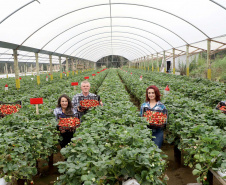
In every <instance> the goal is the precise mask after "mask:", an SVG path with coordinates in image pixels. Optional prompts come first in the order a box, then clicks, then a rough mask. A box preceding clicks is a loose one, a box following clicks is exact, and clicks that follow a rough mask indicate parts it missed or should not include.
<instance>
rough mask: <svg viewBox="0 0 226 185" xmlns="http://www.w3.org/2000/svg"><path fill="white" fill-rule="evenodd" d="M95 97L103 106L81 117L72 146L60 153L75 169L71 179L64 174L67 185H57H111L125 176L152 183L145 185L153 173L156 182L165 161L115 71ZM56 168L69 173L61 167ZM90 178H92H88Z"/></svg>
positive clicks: (152, 180) (162, 171) (110, 73)
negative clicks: (98, 184) (80, 184)
mask: <svg viewBox="0 0 226 185" xmlns="http://www.w3.org/2000/svg"><path fill="white" fill-rule="evenodd" d="M98 94H100V95H101V99H102V101H103V102H104V106H103V107H96V108H95V111H94V110H91V111H89V112H88V113H87V114H86V115H84V121H83V123H82V125H81V126H80V128H79V129H78V130H77V131H76V136H75V138H73V139H72V144H71V145H69V146H67V147H66V148H65V149H64V150H61V153H62V154H63V155H65V156H66V157H67V158H68V160H69V159H72V158H73V160H70V163H71V162H72V163H74V164H75V165H76V167H75V168H76V171H75V173H74V175H73V176H70V175H69V174H68V173H67V174H68V175H67V178H66V179H67V180H68V181H64V180H62V181H61V182H60V183H65V182H67V183H70V182H72V181H73V179H74V178H75V177H79V178H80V179H79V182H81V183H82V182H83V181H84V183H90V182H92V183H93V182H94V181H93V180H94V179H95V182H96V181H97V183H100V182H102V183H103V184H108V183H109V184H113V183H114V181H117V180H119V179H121V180H123V179H124V178H125V177H127V176H129V177H137V178H138V180H139V179H140V180H142V183H144V184H145V183H146V184H147V182H149V184H150V183H151V182H154V179H149V181H147V180H146V176H148V174H149V173H153V175H154V176H156V179H158V177H159V176H161V174H163V173H164V170H165V167H166V161H164V160H163V158H162V157H161V155H160V152H161V150H159V149H158V148H157V146H156V145H155V144H154V143H153V142H152V141H151V136H150V135H151V130H150V129H147V127H146V125H147V123H146V121H145V119H140V117H139V116H138V114H137V108H136V107H135V106H134V105H133V104H132V103H131V102H130V98H129V96H128V93H127V92H126V90H125V88H124V85H123V84H122V83H121V81H120V79H119V77H118V76H117V74H116V71H115V70H111V71H110V72H109V76H107V77H106V79H105V80H104V82H103V84H102V85H101V86H100V88H99V92H98ZM73 144H75V145H73ZM76 151H77V152H76ZM150 154H153V157H151V158H150ZM65 163H68V162H65ZM152 164H153V166H154V167H153V166H152ZM59 167H60V168H66V171H68V170H69V167H68V166H61V165H60V163H59ZM160 171H161V172H160ZM90 174H92V175H94V176H93V177H92V178H89V176H90ZM142 174H143V177H142V178H141V176H142ZM93 184H95V183H93ZM156 184H159V185H160V184H161V185H162V184H164V183H163V182H161V181H160V182H159V183H156Z"/></svg>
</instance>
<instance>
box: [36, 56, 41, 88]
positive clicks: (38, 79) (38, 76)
mask: <svg viewBox="0 0 226 185" xmlns="http://www.w3.org/2000/svg"><path fill="white" fill-rule="evenodd" d="M35 59H36V73H37V84H38V85H39V84H40V74H39V63H38V53H35ZM42 66H43V64H42Z"/></svg>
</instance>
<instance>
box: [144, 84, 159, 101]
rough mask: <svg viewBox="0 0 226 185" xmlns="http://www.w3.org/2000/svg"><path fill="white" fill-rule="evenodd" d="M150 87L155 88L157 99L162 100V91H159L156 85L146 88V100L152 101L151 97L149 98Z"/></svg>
mask: <svg viewBox="0 0 226 185" xmlns="http://www.w3.org/2000/svg"><path fill="white" fill-rule="evenodd" d="M149 89H153V90H154V91H155V100H156V101H160V100H161V99H160V96H161V94H160V92H159V89H158V87H156V86H155V85H151V86H149V87H148V88H147V89H146V101H148V102H149V101H150V99H149V98H148V90H149Z"/></svg>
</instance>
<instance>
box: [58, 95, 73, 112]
mask: <svg viewBox="0 0 226 185" xmlns="http://www.w3.org/2000/svg"><path fill="white" fill-rule="evenodd" d="M61 98H66V99H67V101H68V106H67V108H66V111H65V114H69V115H70V114H73V111H72V108H73V107H72V103H71V99H70V98H69V96H68V95H66V94H62V95H61V96H60V97H59V99H58V102H57V107H61V104H60V102H61Z"/></svg>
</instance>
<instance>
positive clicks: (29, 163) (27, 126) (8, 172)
mask: <svg viewBox="0 0 226 185" xmlns="http://www.w3.org/2000/svg"><path fill="white" fill-rule="evenodd" d="M91 74H92V72H89V73H86V75H90V76H91ZM106 74H107V72H106V71H105V72H102V73H100V74H99V75H98V76H97V77H95V78H92V79H90V83H92V92H95V90H96V89H97V88H98V87H99V86H100V85H101V83H102V81H103V80H104V77H105V76H106ZM26 78H28V79H30V78H29V77H25V79H26ZM83 78H84V74H82V75H78V76H77V77H75V78H74V79H72V78H68V79H64V81H63V80H62V81H61V83H59V82H55V83H54V82H48V83H46V85H45V86H44V85H42V87H39V88H36V89H35V90H33V93H32V92H31V91H30V92H26V91H25V90H24V89H29V86H32V85H33V84H32V81H30V82H29V83H27V84H26V85H25V87H24V88H22V89H21V90H19V91H18V90H16V89H14V90H11V91H12V92H9V95H8V97H7V96H5V97H3V96H2V101H4V102H8V101H10V102H11V101H14V100H18V99H20V100H22V109H20V110H19V112H18V113H15V114H12V115H8V116H6V117H4V118H3V119H1V120H0V135H1V139H0V146H1V150H0V156H1V158H0V177H3V176H4V177H5V179H6V180H7V181H10V180H11V179H12V177H13V178H14V179H29V180H31V179H32V177H33V176H34V175H36V174H37V169H36V161H37V160H38V159H47V157H48V156H50V155H51V154H52V153H53V152H54V151H56V146H57V143H58V139H59V136H58V132H57V131H56V124H57V123H56V121H55V118H54V116H53V109H54V108H55V106H56V102H57V99H58V97H59V96H60V95H61V94H62V93H66V94H68V95H69V97H72V96H73V95H74V94H75V92H74V90H73V88H72V87H71V86H70V82H71V81H72V80H76V81H82V80H83ZM14 91H16V92H14ZM30 97H43V98H44V104H43V105H41V106H39V112H40V114H39V115H36V114H35V107H34V106H33V105H30V104H29V98H30Z"/></svg>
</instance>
